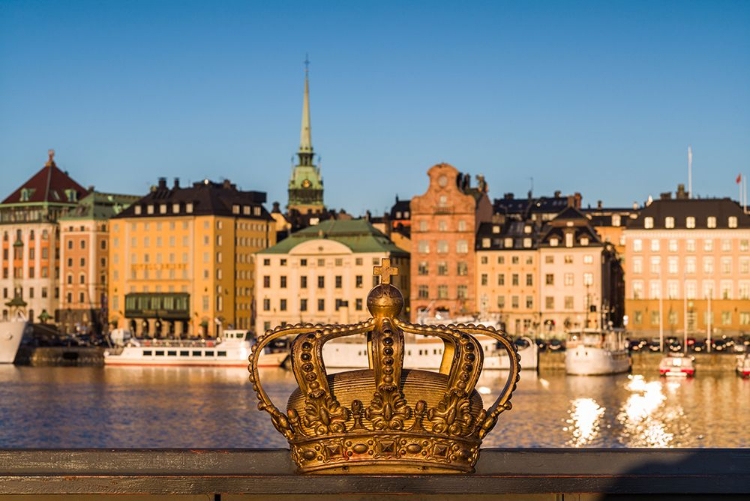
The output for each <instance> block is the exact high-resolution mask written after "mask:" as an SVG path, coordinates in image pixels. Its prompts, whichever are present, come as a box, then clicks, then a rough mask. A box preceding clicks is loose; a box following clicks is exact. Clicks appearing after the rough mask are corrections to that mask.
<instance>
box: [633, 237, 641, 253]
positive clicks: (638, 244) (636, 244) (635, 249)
mask: <svg viewBox="0 0 750 501" xmlns="http://www.w3.org/2000/svg"><path fill="white" fill-rule="evenodd" d="M642 250H643V240H641V239H640V238H634V239H633V252H641V251H642Z"/></svg>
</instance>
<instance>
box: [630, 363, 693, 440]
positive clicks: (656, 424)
mask: <svg viewBox="0 0 750 501" xmlns="http://www.w3.org/2000/svg"><path fill="white" fill-rule="evenodd" d="M625 388H626V389H627V390H628V391H630V392H632V394H631V395H630V396H629V397H628V399H627V400H626V401H625V403H624V404H623V406H622V408H621V411H620V413H619V414H618V416H617V420H618V421H619V422H620V423H621V424H622V426H623V435H622V438H621V439H620V440H621V442H623V443H624V444H625V445H627V446H629V447H668V446H669V445H670V444H671V443H672V441H673V439H674V435H673V434H672V433H670V432H669V431H668V430H667V424H668V423H669V421H670V415H672V414H673V413H674V411H673V410H670V409H664V402H665V400H666V396H665V395H664V391H663V390H664V387H663V385H662V383H661V381H646V380H645V379H644V378H643V376H638V375H635V376H631V377H630V378H629V381H628V384H627V385H626V386H625ZM678 413H679V411H678Z"/></svg>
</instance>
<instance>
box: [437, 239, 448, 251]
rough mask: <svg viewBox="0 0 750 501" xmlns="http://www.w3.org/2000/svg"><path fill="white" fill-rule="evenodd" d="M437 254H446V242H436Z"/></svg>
mask: <svg viewBox="0 0 750 501" xmlns="http://www.w3.org/2000/svg"><path fill="white" fill-rule="evenodd" d="M437 252H438V254H445V253H447V252H448V242H447V241H446V240H438V243H437Z"/></svg>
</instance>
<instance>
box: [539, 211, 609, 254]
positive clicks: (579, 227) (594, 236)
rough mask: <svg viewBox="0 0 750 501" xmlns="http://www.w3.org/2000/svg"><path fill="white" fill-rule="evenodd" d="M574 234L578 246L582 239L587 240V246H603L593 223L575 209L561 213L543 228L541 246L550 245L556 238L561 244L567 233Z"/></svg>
mask: <svg viewBox="0 0 750 501" xmlns="http://www.w3.org/2000/svg"><path fill="white" fill-rule="evenodd" d="M571 232H572V233H573V241H574V242H576V244H578V243H579V242H580V241H581V238H584V237H585V238H587V239H588V244H587V246H597V245H601V244H602V241H601V238H600V237H599V234H598V233H597V232H596V230H595V229H594V227H593V225H592V224H591V221H589V219H588V218H587V217H586V216H585V215H584V214H583V212H581V211H580V210H579V209H576V208H575V207H568V208H567V209H565V210H564V211H562V212H560V214H558V215H557V216H556V217H555V218H554V219H553V220H552V221H549V222H548V223H547V224H545V225H544V228H542V232H541V237H540V239H539V244H540V245H543V246H548V245H550V240H552V239H553V238H556V239H557V240H558V241H560V242H564V241H565V235H566V234H567V233H571Z"/></svg>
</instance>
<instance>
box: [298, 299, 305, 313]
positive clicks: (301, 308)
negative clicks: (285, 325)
mask: <svg viewBox="0 0 750 501" xmlns="http://www.w3.org/2000/svg"><path fill="white" fill-rule="evenodd" d="M299 311H307V299H306V298H301V299H300V300H299Z"/></svg>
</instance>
